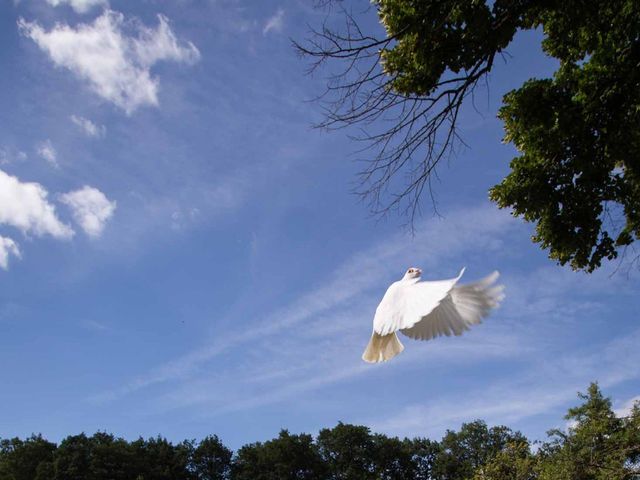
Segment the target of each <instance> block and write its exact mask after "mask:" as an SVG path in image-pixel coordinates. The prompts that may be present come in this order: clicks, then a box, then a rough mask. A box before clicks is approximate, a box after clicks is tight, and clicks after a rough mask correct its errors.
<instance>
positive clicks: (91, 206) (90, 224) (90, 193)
mask: <svg viewBox="0 0 640 480" xmlns="http://www.w3.org/2000/svg"><path fill="white" fill-rule="evenodd" d="M60 201H61V202H62V203H64V204H66V205H68V206H69V207H70V208H71V212H72V214H73V218H74V220H75V221H76V222H77V223H78V224H79V225H80V226H81V227H82V229H83V230H84V231H85V233H86V234H87V235H89V236H91V237H98V236H100V234H102V231H103V230H104V226H105V224H106V223H107V221H108V220H109V219H110V218H111V217H112V216H113V212H115V210H116V202H115V201H113V202H112V201H110V200H109V199H108V198H107V197H106V196H105V195H104V193H102V192H101V191H100V190H98V189H97V188H93V187H89V186H84V187H82V188H81V189H80V190H75V191H73V192H69V193H65V194H63V195H61V196H60Z"/></svg>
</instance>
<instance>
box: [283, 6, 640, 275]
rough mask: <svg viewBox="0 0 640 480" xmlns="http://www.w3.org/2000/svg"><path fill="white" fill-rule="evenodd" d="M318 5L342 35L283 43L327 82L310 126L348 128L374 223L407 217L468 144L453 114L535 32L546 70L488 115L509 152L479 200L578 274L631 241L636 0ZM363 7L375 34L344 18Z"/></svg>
mask: <svg viewBox="0 0 640 480" xmlns="http://www.w3.org/2000/svg"><path fill="white" fill-rule="evenodd" d="M320 4H323V5H333V6H334V7H340V8H341V11H342V15H341V16H342V18H343V20H344V25H343V26H336V25H334V24H333V23H331V24H327V23H325V24H323V26H322V28H320V29H316V30H313V31H312V33H311V36H310V38H308V39H307V41H306V42H296V43H295V46H296V49H297V51H298V52H299V53H300V54H302V55H303V56H306V57H307V58H309V59H311V67H310V68H311V70H312V71H314V70H317V69H318V68H320V67H321V66H322V67H326V68H327V70H328V72H329V74H328V78H327V86H326V91H325V92H324V93H323V94H321V95H320V98H319V100H320V101H321V103H322V105H323V107H324V113H325V120H324V121H323V122H321V123H320V125H319V126H320V127H324V128H327V129H336V128H344V127H356V128H352V129H351V130H350V131H352V132H359V133H354V134H353V135H354V138H356V139H358V140H361V141H363V142H364V145H365V147H364V149H363V150H362V155H363V157H364V158H362V160H363V161H364V165H365V166H364V167H363V170H362V172H361V176H360V180H361V182H360V188H359V189H357V191H358V193H360V194H361V195H362V196H363V197H364V198H366V199H368V200H369V201H370V202H371V207H372V210H373V211H374V212H375V213H381V214H386V213H387V212H389V211H390V210H399V211H400V212H402V213H407V214H409V215H410V217H411V219H412V220H413V217H414V215H415V213H416V212H417V211H418V210H419V209H420V205H421V199H422V196H423V193H425V191H426V192H429V193H431V182H432V180H433V179H434V176H435V175H436V167H437V165H438V164H439V163H440V162H441V161H442V160H446V159H447V158H449V157H450V156H452V155H454V156H455V154H456V153H457V152H458V150H459V147H461V146H462V145H466V144H465V142H464V139H463V137H464V131H463V128H461V126H460V123H461V122H460V118H461V116H462V115H461V112H462V111H463V109H465V108H466V109H469V108H471V107H472V106H473V107H474V108H475V106H476V103H475V102H476V97H478V96H479V95H478V93H479V92H478V89H479V90H480V91H482V90H483V89H484V88H485V87H486V86H489V85H490V74H491V73H492V72H493V70H494V67H495V65H496V63H498V61H502V60H504V62H505V63H506V69H507V72H509V60H510V58H511V56H510V54H509V47H510V46H511V45H512V44H513V43H514V39H515V38H516V36H517V34H518V32H521V31H527V30H530V31H531V30H536V31H538V32H540V33H541V34H542V40H541V44H540V45H539V46H540V48H541V49H542V51H543V52H544V54H545V55H547V56H548V57H551V58H553V59H554V62H555V63H557V65H558V67H557V69H556V71H555V72H554V73H553V75H551V76H550V77H547V78H544V77H543V78H540V77H539V76H536V77H535V78H530V79H528V80H527V81H525V82H524V83H523V84H522V85H521V86H520V87H519V88H516V89H514V90H512V91H510V92H507V93H506V94H505V95H504V97H503V99H502V105H501V107H500V109H499V112H498V117H499V118H500V119H501V120H502V122H503V125H504V132H505V136H504V141H505V142H506V143H511V144H513V146H514V147H515V148H516V149H517V150H518V155H517V156H516V157H514V158H513V159H512V160H511V164H510V172H509V174H508V175H507V176H506V177H505V178H504V179H503V180H502V181H501V182H500V183H499V184H498V185H495V186H494V187H493V188H491V190H490V192H489V195H490V198H491V199H492V200H493V201H494V202H495V203H496V204H497V205H498V206H499V207H501V208H508V209H510V210H511V211H512V213H513V214H514V215H516V216H519V217H521V218H523V219H524V220H526V221H528V222H532V223H533V224H535V235H534V236H533V240H534V241H535V242H537V243H538V244H540V246H541V247H542V248H544V249H546V250H548V251H549V256H550V258H552V259H553V260H555V261H557V262H558V263H560V264H562V265H565V264H567V265H570V266H571V267H572V268H573V269H576V270H585V271H588V272H591V271H593V270H595V269H597V268H598V267H600V265H601V263H602V260H604V259H614V258H616V257H619V256H620V255H624V254H625V252H626V249H627V247H630V246H632V245H633V243H634V242H635V241H636V240H638V239H640V161H639V160H638V159H639V158H640V156H639V153H640V129H639V128H638V126H639V125H640V68H638V66H639V65H640V2H638V1H637V0H609V1H606V2H603V1H592V0H562V1H560V0H547V1H542V2H541V1H538V0H473V1H470V0H371V1H370V2H369V1H364V0H363V1H361V2H353V3H351V2H349V3H348V6H347V2H344V4H343V2H342V1H341V0H324V1H321V2H320ZM367 5H370V6H371V8H370V9H369V10H368V11H371V10H375V12H376V13H377V16H378V20H379V22H380V24H381V26H382V27H383V29H384V35H381V34H378V33H375V34H373V33H369V30H370V29H366V28H364V27H363V26H362V25H361V24H362V23H365V24H366V23H367V22H366V21H365V20H364V18H366V17H364V15H368V14H369V13H367V14H353V13H352V9H353V10H355V11H356V12H357V11H359V10H362V8H361V7H365V6H367ZM536 47H538V46H537V45H536ZM535 50H538V48H535ZM536 53H537V52H535V51H532V52H531V54H532V55H535V54H536ZM525 55H526V54H525ZM470 146H472V145H470ZM479 160H480V159H479ZM505 160H506V159H505ZM450 188H459V186H455V185H454V186H452V187H450ZM432 200H433V197H432ZM638 259H640V257H638V258H636V260H638Z"/></svg>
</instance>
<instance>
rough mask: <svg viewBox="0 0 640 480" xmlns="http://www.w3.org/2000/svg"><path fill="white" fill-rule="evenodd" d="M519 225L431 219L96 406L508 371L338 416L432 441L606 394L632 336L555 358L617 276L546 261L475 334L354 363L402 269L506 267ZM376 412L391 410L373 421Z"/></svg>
mask: <svg viewBox="0 0 640 480" xmlns="http://www.w3.org/2000/svg"><path fill="white" fill-rule="evenodd" d="M516 227H517V223H516V222H514V221H513V220H512V218H511V217H510V216H509V215H508V213H506V212H500V211H498V210H496V209H494V208H493V207H488V206H483V207H475V208H467V209H460V210H458V211H455V212H451V213H450V214H448V215H447V216H446V221H438V220H432V221H428V222H425V224H424V225H422V226H419V228H418V229H417V231H418V232H421V233H420V234H418V235H417V236H416V237H415V238H413V239H411V238H409V237H407V236H404V235H397V236H392V237H389V238H384V239H381V240H380V241H379V243H377V244H373V245H371V246H370V247H369V248H366V249H364V250H362V251H361V252H360V253H357V254H355V255H354V256H353V257H351V258H350V259H349V260H348V261H346V262H345V263H343V264H342V265H341V266H339V267H337V268H336V269H335V271H334V272H333V273H332V274H331V275H329V277H328V278H327V279H326V281H325V282H324V285H323V286H319V287H317V288H313V289H311V290H308V291H307V292H303V293H301V294H300V295H299V296H298V297H297V298H296V299H295V300H294V301H292V302H290V303H288V304H285V305H283V306H282V307H280V308H276V309H274V310H272V311H267V312H265V313H264V315H263V316H261V317H260V318H257V319H256V320H254V321H243V324H242V327H241V329H238V330H231V331H227V332H224V333H220V334H219V335H218V336H217V337H216V338H215V339H214V340H213V341H212V342H211V343H209V344H208V345H205V346H202V347H200V348H196V349H194V350H193V351H191V352H189V353H187V354H185V355H183V356H181V357H178V358H176V359H174V360H171V361H169V362H167V363H165V364H162V365H159V366H158V367H157V368H154V369H152V370H150V371H148V372H147V373H146V374H143V375H141V376H139V377H137V378H134V379H133V380H131V381H130V382H128V383H127V384H125V385H124V386H123V387H120V388H118V387H116V388H114V389H111V390H107V391H104V392H101V393H99V394H98V395H95V396H93V397H91V398H90V400H91V401H93V402H97V403H103V402H110V401H114V400H117V399H119V398H121V397H123V396H127V395H130V394H133V393H134V392H137V395H141V391H143V390H146V389H150V388H151V387H154V388H153V392H154V393H153V399H152V400H150V402H151V403H150V404H148V405H147V407H148V409H147V410H146V411H147V412H149V411H152V412H155V413H158V414H161V413H162V412H166V411H170V410H173V409H188V411H190V412H191V413H192V414H193V413H194V412H198V413H196V415H199V416H204V417H211V416H216V415H222V414H227V413H231V412H239V411H240V412H242V411H248V410H253V409H258V408H260V407H263V406H265V405H270V404H277V403H286V402H287V401H290V400H291V399H293V398H297V399H301V398H307V399H310V400H311V401H312V399H313V398H314V395H317V392H323V391H329V390H330V391H332V392H335V391H336V390H335V389H336V388H337V387H336V386H335V385H336V384H339V385H345V386H348V385H349V384H350V383H353V382H356V381H358V382H359V381H360V380H361V379H364V378H365V377H371V376H377V377H383V378H389V377H392V376H393V377H394V378H414V376H415V375H421V376H425V375H426V377H425V378H422V380H423V381H424V382H425V383H430V382H432V381H437V380H435V379H434V378H433V377H437V376H438V375H444V376H447V375H453V376H455V375H460V374H462V375H467V374H468V373H466V372H467V371H468V370H469V369H474V368H482V367H479V366H482V365H490V364H491V363H492V362H500V363H509V364H513V365H514V367H513V368H516V369H517V370H516V371H517V374H516V373H514V375H516V378H518V380H517V381H516V382H515V383H514V382H513V380H510V381H509V382H508V383H504V382H502V383H501V382H497V383H493V382H492V383H491V384H490V386H487V384H486V383H483V384H482V387H481V389H480V390H478V391H475V390H473V389H466V390H465V391H464V392H462V393H460V394H459V395H456V394H451V393H449V392H447V396H442V395H441V394H438V393H437V392H433V398H432V397H431V396H429V397H428V401H425V402H424V403H416V399H415V398H404V397H398V398H396V399H394V400H393V408H390V409H389V408H388V407H389V405H386V406H385V407H380V406H379V407H377V408H375V409H374V410H375V411H376V415H375V416H370V415H371V414H370V413H367V410H366V409H362V410H361V411H359V412H357V413H356V414H355V415H356V417H353V415H354V413H353V412H351V413H347V412H345V414H344V415H345V416H344V417H342V418H343V419H348V418H349V417H351V420H352V421H357V422H360V423H365V424H368V425H371V426H372V427H373V428H374V429H376V430H383V431H385V432H388V433H392V434H394V435H395V434H397V435H409V436H411V435H425V434H430V435H438V434H441V433H443V432H444V430H446V429H447V428H456V427H458V426H459V424H460V422H464V421H471V420H474V419H475V418H478V417H482V418H485V419H487V420H488V421H489V422H495V423H505V422H508V421H510V420H512V421H518V420H521V419H523V418H525V417H527V416H531V415H536V414H541V413H546V412H549V411H550V410H552V409H555V408H558V407H560V406H563V405H566V404H568V403H571V402H572V401H573V400H574V399H575V393H576V392H577V391H578V390H580V389H584V388H585V387H586V385H588V382H589V381H592V380H595V379H598V380H600V382H601V384H602V385H603V386H608V385H616V384H618V383H620V382H623V381H625V379H629V378H635V377H634V375H635V376H636V377H637V374H635V373H634V372H635V370H634V369H633V368H632V364H633V363H634V362H636V361H640V358H638V356H637V354H628V352H629V350H630V349H631V346H632V345H633V344H634V342H636V341H637V340H638V338H640V337H639V336H640V331H638V332H636V333H635V334H633V335H631V336H630V337H623V338H620V339H616V340H612V341H610V342H609V343H608V344H606V346H605V347H604V352H603V351H602V350H600V351H598V348H597V347H594V348H593V349H588V348H583V349H576V351H575V353H574V354H570V353H567V352H566V351H563V350H557V349H562V348H566V345H565V344H564V343H563V342H564V341H565V339H566V337H567V335H569V333H568V332H571V331H572V330H573V329H575V328H578V326H579V324H580V322H582V321H584V317H585V316H587V315H594V314H597V313H598V312H599V309H600V304H599V303H598V302H599V300H598V295H597V294H596V292H600V294H603V293H606V292H607V291H615V294H618V295H620V294H623V292H624V291H625V287H624V285H622V284H621V282H620V281H619V280H616V279H613V280H611V279H609V282H610V283H607V282H606V280H607V279H605V280H604V281H603V279H602V278H600V276H603V277H606V276H607V273H606V272H601V273H599V274H598V275H596V276H591V277H586V276H584V275H579V274H575V273H572V272H568V271H566V270H564V269H561V268H554V267H551V266H549V267H548V268H547V267H542V268H537V269H536V270H533V271H526V269H525V270H518V269H517V268H516V269H515V271H510V272H506V274H505V275H504V279H503V281H504V283H505V284H506V285H507V298H506V300H505V304H504V305H503V307H502V308H500V309H499V310H497V311H496V312H495V313H494V314H493V315H492V316H491V318H489V319H488V320H487V321H486V324H484V325H482V326H480V327H478V328H477V329H474V330H473V331H472V332H469V333H467V334H466V335H464V336H462V337H459V338H458V337H456V338H451V339H447V338H443V339H438V340H436V341H431V342H428V344H418V343H415V342H408V345H407V349H406V350H405V352H404V353H403V354H402V355H401V356H399V357H398V358H397V359H394V361H393V362H390V363H389V364H383V365H378V366H373V367H372V366H370V365H365V364H364V363H362V362H361V360H360V354H361V353H362V349H363V348H364V345H365V344H366V341H367V339H368V335H369V333H370V328H371V327H370V325H371V316H372V314H373V309H374V307H375V305H376V304H377V302H378V301H379V300H380V296H381V295H382V293H383V291H384V288H385V287H386V285H387V284H388V283H389V282H390V281H392V280H395V279H396V277H397V276H398V275H399V274H401V271H402V270H403V269H404V267H405V266H406V265H409V264H419V265H422V266H428V271H430V272H431V274H430V277H434V276H435V277H441V276H446V275H447V273H446V272H447V271H448V269H450V268H451V267H450V266H451V265H452V264H453V265H455V266H456V268H457V267H458V266H461V263H462V262H463V261H464V260H463V259H464V258H466V257H469V256H472V255H477V253H478V252H482V255H483V256H491V257H492V258H496V259H501V261H502V262H503V263H504V262H506V263H510V262H512V261H513V255H514V253H513V252H511V251H510V250H509V248H507V245H512V244H513V242H514V241H515V240H514V238H516V237H517V235H516V233H517V232H518V230H519V229H518V228H516ZM520 233H522V232H520ZM525 237H526V236H525ZM525 240H526V238H525ZM501 255H504V257H501ZM454 273H455V272H451V274H454ZM484 273H485V272H478V275H477V276H481V275H482V274H484ZM464 280H465V279H463V281H464ZM637 337H638V338H637ZM556 350H557V352H556ZM239 352H242V354H241V355H240V354H239ZM558 352H560V353H558ZM621 352H622V353H621ZM625 352H626V353H625ZM620 355H622V357H624V359H623V360H622V361H621V360H620V358H618V357H619V356H620ZM222 365H224V367H223V368H222V367H221V366H222ZM448 372H449V373H448ZM380 381H382V380H380ZM311 392H314V393H311ZM421 397H423V396H419V398H421ZM380 408H384V411H386V412H389V413H388V414H387V415H386V416H385V415H380ZM434 419H437V420H434Z"/></svg>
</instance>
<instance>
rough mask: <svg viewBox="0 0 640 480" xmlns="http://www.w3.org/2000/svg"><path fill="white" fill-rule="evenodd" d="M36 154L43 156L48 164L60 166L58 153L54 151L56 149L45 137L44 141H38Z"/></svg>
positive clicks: (55, 166)
mask: <svg viewBox="0 0 640 480" xmlns="http://www.w3.org/2000/svg"><path fill="white" fill-rule="evenodd" d="M36 151H37V152H38V155H40V157H41V158H43V159H44V160H45V161H46V162H47V163H48V164H49V165H51V166H52V167H54V168H58V167H60V165H59V164H58V154H57V153H56V149H55V148H54V146H53V143H51V140H49V139H47V140H45V141H44V142H40V143H39V144H38V147H37V148H36Z"/></svg>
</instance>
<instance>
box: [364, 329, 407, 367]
mask: <svg viewBox="0 0 640 480" xmlns="http://www.w3.org/2000/svg"><path fill="white" fill-rule="evenodd" d="M403 350H404V346H403V345H402V343H400V340H398V336H397V335H396V334H395V332H394V333H390V334H389V335H379V334H377V333H376V332H373V333H372V334H371V340H369V344H368V345H367V348H366V349H365V350H364V353H363V354H362V359H363V360H364V361H365V362H369V363H378V362H386V361H387V360H391V359H392V358H393V357H395V356H396V355H398V354H399V353H400V352H402V351H403Z"/></svg>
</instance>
